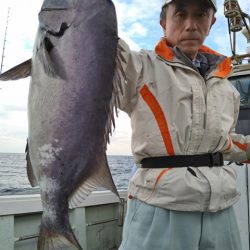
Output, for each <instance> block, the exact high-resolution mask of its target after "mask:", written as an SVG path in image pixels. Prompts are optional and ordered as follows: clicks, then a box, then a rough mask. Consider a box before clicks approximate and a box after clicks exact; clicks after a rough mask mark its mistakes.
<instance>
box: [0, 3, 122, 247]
mask: <svg viewBox="0 0 250 250" xmlns="http://www.w3.org/2000/svg"><path fill="white" fill-rule="evenodd" d="M117 42H118V37H117V23H116V14H115V8H114V5H113V3H112V1H110V0H91V1H89V0H45V1H44V2H43V5H42V8H41V11H40V13H39V28H38V32H37V36H36V41H35V44H34V50H33V57H32V59H31V61H30V60H28V61H27V62H25V63H23V64H22V65H21V66H20V67H19V70H17V69H18V67H15V68H13V69H14V71H11V70H10V72H9V74H8V73H7V72H6V73H7V74H6V75H5V74H2V75H0V80H8V79H18V78H22V77H26V76H28V75H29V73H30V72H31V83H30V90H29V100H28V122H29V131H28V132H29V133H28V146H27V171H28V177H29V180H30V182H31V184H32V185H35V184H38V185H39V186H40V190H41V198H42V205H43V216H42V222H41V228H40V234H39V240H38V249H46V250H50V249H81V246H80V244H79V243H78V241H77V239H76V237H75V236H74V233H73V231H72V229H71V227H70V223H69V218H68V201H69V200H70V199H71V200H72V204H73V206H74V205H77V204H79V203H80V202H81V201H82V200H83V199H84V198H85V197H86V196H87V195H88V194H89V192H91V191H92V190H93V189H95V188H96V187H98V186H100V187H104V188H107V189H110V190H111V191H113V192H114V193H116V194H117V195H118V193H117V190H116V188H115V185H114V182H113V180H112V177H111V174H110V171H109V168H108V163H107V159H106V153H105V150H106V143H107V138H108V136H107V131H110V128H108V127H107V126H110V124H111V120H112V114H113V112H112V111H111V109H110V107H111V108H112V103H111V101H112V100H113V101H112V102H116V103H117V99H115V98H114V97H112V94H113V93H114V86H113V79H114V74H115V68H116V60H117V59H116V56H117ZM25 66H27V67H25ZM30 68H31V70H30ZM15 72H16V74H20V77H18V76H17V75H15ZM22 72H23V76H22ZM21 76H22V77H21ZM116 88H117V87H116Z"/></svg>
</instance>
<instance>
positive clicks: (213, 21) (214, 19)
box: [210, 16, 216, 29]
mask: <svg viewBox="0 0 250 250" xmlns="http://www.w3.org/2000/svg"><path fill="white" fill-rule="evenodd" d="M215 22H216V17H215V16H213V20H212V23H211V26H210V29H211V28H212V26H213V25H214V23H215Z"/></svg>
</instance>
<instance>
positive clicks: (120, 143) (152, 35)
mask: <svg viewBox="0 0 250 250" xmlns="http://www.w3.org/2000/svg"><path fill="white" fill-rule="evenodd" d="M161 2H162V1H161V0H154V1H145V0H134V1H133V0H116V1H114V3H115V6H116V10H117V18H118V25H119V36H120V37H122V38H123V39H125V40H126V41H127V42H128V44H129V45H130V47H131V49H133V50H139V49H140V48H143V49H153V48H154V46H155V44H156V43H157V41H158V40H159V38H160V37H161V36H162V31H161V29H160V26H159V24H158V23H159V12H160V6H161ZM217 2H218V7H219V10H218V12H217V15H216V16H217V22H216V24H215V25H214V27H213V28H212V31H211V33H210V36H209V38H208V39H207V40H206V42H205V44H206V45H208V46H210V47H211V48H213V49H215V50H217V51H218V52H220V53H223V54H225V55H228V56H229V55H230V44H229V36H228V31H227V21H226V19H225V18H224V16H223V2H224V1H222V0H219V1H217ZM239 3H240V5H241V8H242V9H243V11H245V12H248V13H250V0H239ZM41 4H42V0H0V56H2V48H3V40H4V34H5V28H6V20H7V13H8V9H10V13H9V24H8V31H7V41H6V49H5V58H4V67H3V71H5V70H7V69H8V68H11V67H13V66H15V65H16V64H19V63H21V62H23V61H24V60H26V59H28V58H30V57H31V55H32V48H33V43H34V39H35V35H36V30H37V26H38V20H37V14H38V12H39V9H40V7H41ZM238 39H239V43H238V46H237V47H238V48H237V49H238V52H245V48H246V45H247V44H246V41H245V39H244V38H243V36H241V35H238ZM28 86H29V79H28V78H27V79H25V80H19V81H15V82H0V88H1V90H0V152H21V153H22V152H24V148H25V144H26V138H27V111H26V110H27V109H26V106H27V96H28ZM130 136H131V129H130V121H129V118H128V117H127V115H126V114H124V113H123V112H120V113H119V118H118V119H117V127H116V130H115V132H114V135H113V137H112V139H111V144H110V145H109V146H108V154H113V155H114V154H120V155H131V149H130Z"/></svg>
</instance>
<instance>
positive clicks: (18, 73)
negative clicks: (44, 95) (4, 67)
mask: <svg viewBox="0 0 250 250" xmlns="http://www.w3.org/2000/svg"><path fill="white" fill-rule="evenodd" d="M30 74H31V59H29V60H27V61H25V62H23V63H21V64H19V65H17V66H15V67H13V68H11V69H9V70H8V71H6V72H4V73H2V74H0V81H9V80H19V79H22V78H26V77H28V76H30Z"/></svg>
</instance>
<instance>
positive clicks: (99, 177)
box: [69, 153, 120, 208]
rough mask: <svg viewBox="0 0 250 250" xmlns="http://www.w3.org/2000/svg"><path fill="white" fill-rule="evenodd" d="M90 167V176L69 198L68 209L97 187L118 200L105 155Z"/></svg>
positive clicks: (76, 204)
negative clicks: (105, 190) (109, 192)
mask: <svg viewBox="0 0 250 250" xmlns="http://www.w3.org/2000/svg"><path fill="white" fill-rule="evenodd" d="M91 167H92V168H93V169H94V171H92V174H91V175H90V176H89V177H88V178H87V179H86V180H85V181H84V182H83V183H82V185H80V187H78V189H76V191H75V192H74V193H73V194H72V195H71V196H70V197H69V207H70V208H75V207H77V206H78V205H79V204H81V202H82V201H83V200H85V199H86V198H87V196H88V195H89V194H90V193H91V192H92V191H93V190H96V188H98V187H99V188H100V187H102V188H105V189H108V190H110V191H111V192H113V193H114V194H115V195H116V196H117V197H118V198H119V199H120V196H119V193H118V191H117V189H116V186H115V183H114V181H113V178H112V175H111V173H110V170H109V166H108V161H107V157H106V154H105V153H104V155H103V156H101V158H100V159H98V160H97V164H96V165H95V166H91Z"/></svg>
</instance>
